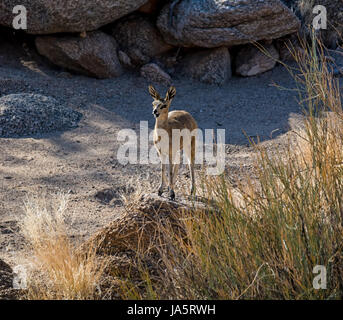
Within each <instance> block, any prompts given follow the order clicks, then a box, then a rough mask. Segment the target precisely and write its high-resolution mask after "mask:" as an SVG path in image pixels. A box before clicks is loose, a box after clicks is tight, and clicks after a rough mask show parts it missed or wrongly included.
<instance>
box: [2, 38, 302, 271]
mask: <svg viewBox="0 0 343 320" xmlns="http://www.w3.org/2000/svg"><path fill="white" fill-rule="evenodd" d="M273 82H275V83H277V84H279V85H281V86H284V87H287V88H293V87H294V83H293V80H292V79H291V77H290V76H289V74H288V73H287V71H286V70H284V69H283V68H282V67H281V66H278V67H277V68H275V69H274V70H273V71H271V72H267V73H265V74H263V75H260V76H258V77H253V78H249V79H245V78H237V77H233V78H232V79H231V80H230V81H229V82H228V83H227V84H225V85H224V86H222V87H217V86H212V85H206V84H201V83H197V82H193V81H190V80H187V79H175V81H174V85H175V86H176V89H177V95H176V98H175V99H174V101H173V104H172V108H173V109H186V110H187V111H189V112H190V113H191V114H192V115H193V116H194V118H195V119H196V120H197V122H198V124H199V127H200V128H202V129H206V128H213V129H216V128H221V129H225V130H226V144H227V146H226V152H227V157H226V164H227V167H226V169H227V170H229V173H232V174H233V175H234V174H235V173H236V172H238V170H239V168H240V167H241V166H246V167H248V166H249V164H250V163H251V156H250V155H251V152H250V149H249V147H248V140H247V137H246V136H245V134H246V135H247V136H249V137H250V138H253V139H256V137H257V136H259V137H260V138H261V139H262V140H263V141H265V143H269V144H273V145H277V144H279V143H282V137H283V134H285V133H286V132H287V131H288V130H289V123H290V121H292V119H297V117H298V115H299V114H300V113H301V108H300V107H299V105H298V103H297V101H296V94H295V93H294V92H292V91H287V90H279V89H277V88H276V87H274V86H273V85H272V83H273ZM148 84H149V83H147V81H146V80H144V79H143V78H141V77H140V76H139V75H138V74H135V73H132V72H128V73H127V74H126V75H124V76H122V77H120V78H119V79H110V80H96V79H91V78H87V77H83V76H77V75H71V74H69V73H67V72H64V71H63V70H60V69H57V68H55V67H53V66H51V65H50V64H49V63H47V62H46V61H44V60H42V59H41V58H39V57H38V56H37V55H36V54H35V53H34V51H32V50H31V49H27V48H26V47H22V46H18V45H14V44H8V43H4V42H2V43H1V40H0V90H1V91H0V96H1V95H5V94H10V93H18V92H28V93H32V92H34V93H40V94H44V95H48V96H52V97H54V98H56V99H58V100H59V101H62V102H64V103H66V104H68V105H69V106H70V107H72V108H73V109H75V110H77V111H79V112H81V113H82V115H83V117H82V120H81V121H80V123H79V126H78V127H77V128H75V129H73V130H70V131H65V132H55V133H53V134H45V135H39V136H31V137H26V138H20V139H4V138H0V259H4V260H5V261H7V262H8V263H10V264H11V265H16V264H18V263H20V261H21V260H22V259H23V258H24V257H25V252H24V251H23V248H24V242H23V239H22V237H21V236H20V230H19V227H18V221H19V220H20V217H21V216H22V214H23V204H24V201H25V199H26V198H27V197H28V196H30V195H35V196H37V195H38V196H44V195H48V196H51V195H52V196H53V195H54V194H56V193H58V192H69V193H70V205H69V213H70V217H71V219H70V232H71V234H72V236H73V237H74V238H75V239H83V238H84V237H87V236H89V235H90V234H92V233H93V232H95V231H96V230H98V229H99V228H101V227H103V226H104V225H106V224H107V223H108V222H110V221H111V220H112V219H113V218H114V217H115V216H116V215H118V214H120V212H122V210H123V205H122V202H121V200H120V194H121V193H126V194H127V195H130V192H132V191H135V190H137V189H138V188H140V184H143V183H144V186H145V188H146V186H148V187H150V190H148V191H151V190H154V189H156V188H157V186H158V180H159V165H126V166H123V165H121V164H119V163H118V161H117V149H118V146H119V143H118V142H117V134H118V132H119V130H121V129H124V128H129V129H134V130H135V131H136V132H139V123H140V121H142V120H144V121H148V122H149V127H150V129H151V128H153V125H154V118H153V117H152V114H151V111H152V110H151V102H152V101H151V97H150V96H149V94H148V91H147V87H148ZM157 87H158V88H159V89H163V91H164V90H165V89H166V88H162V87H159V86H157ZM244 132H245V134H244ZM181 176H182V177H184V178H185V177H186V176H187V171H186V170H185V169H182V171H181ZM181 180H185V181H186V183H189V181H188V180H189V179H188V178H186V179H181ZM107 189H108V190H110V192H109V194H110V195H111V198H112V197H113V199H112V201H110V202H108V203H106V201H100V200H99V199H97V198H96V197H95V195H96V194H97V193H98V192H101V191H103V190H107ZM177 192H178V189H177V190H176V193H177ZM179 192H180V191H179ZM105 200H106V199H105Z"/></svg>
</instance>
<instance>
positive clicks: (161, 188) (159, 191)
mask: <svg viewBox="0 0 343 320" xmlns="http://www.w3.org/2000/svg"><path fill="white" fill-rule="evenodd" d="M162 193H163V186H161V187H159V188H158V191H157V194H158V196H159V197H160V196H161V195H162Z"/></svg>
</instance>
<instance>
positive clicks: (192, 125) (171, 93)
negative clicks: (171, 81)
mask: <svg viewBox="0 0 343 320" xmlns="http://www.w3.org/2000/svg"><path fill="white" fill-rule="evenodd" d="M149 93H150V95H151V96H152V98H153V99H154V101H153V102H152V105H153V115H154V116H155V119H156V122H155V129H154V145H155V147H156V149H157V153H158V155H159V157H160V159H161V184H160V187H159V189H158V194H159V195H162V193H163V191H164V186H165V185H166V184H167V182H169V183H168V187H169V197H170V199H171V200H174V199H175V192H174V183H175V179H176V176H177V173H178V169H179V161H178V160H177V157H178V155H179V152H180V151H181V150H183V152H184V153H185V156H186V158H187V160H188V166H189V170H190V176H191V182H192V186H191V194H192V195H193V194H195V176H194V163H195V147H196V145H195V143H196V129H197V128H198V125H197V123H196V121H195V120H194V118H193V117H192V116H191V115H190V114H189V113H188V112H187V111H184V110H175V111H171V112H169V108H170V104H171V102H172V100H173V98H174V97H175V94H176V90H175V88H174V87H170V88H169V90H168V91H167V94H166V97H165V98H161V96H160V95H159V94H158V92H157V91H156V89H155V88H154V87H153V86H149ZM185 129H186V130H185ZM184 132H186V135H187V133H188V134H189V135H188V138H185V136H184ZM162 133H164V134H165V135H167V138H168V139H163V138H162V136H163V135H162ZM175 138H176V139H175ZM166 141H168V142H166ZM167 167H168V174H169V181H167V176H166V170H167Z"/></svg>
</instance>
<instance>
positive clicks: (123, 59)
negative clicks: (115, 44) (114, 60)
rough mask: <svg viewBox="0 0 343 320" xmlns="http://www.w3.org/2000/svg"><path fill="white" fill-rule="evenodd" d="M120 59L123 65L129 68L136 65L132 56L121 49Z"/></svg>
mask: <svg viewBox="0 0 343 320" xmlns="http://www.w3.org/2000/svg"><path fill="white" fill-rule="evenodd" d="M118 59H119V61H120V63H121V64H122V65H123V66H125V67H127V68H133V67H134V66H133V65H132V62H131V58H130V57H129V56H128V55H127V54H126V53H125V52H124V51H121V50H119V51H118Z"/></svg>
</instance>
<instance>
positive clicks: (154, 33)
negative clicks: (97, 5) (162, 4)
mask: <svg viewBox="0 0 343 320" xmlns="http://www.w3.org/2000/svg"><path fill="white" fill-rule="evenodd" d="M112 32H113V36H114V37H115V38H116V40H117V42H118V45H119V46H120V48H121V49H122V50H124V51H125V52H126V54H127V55H128V56H129V57H130V58H131V61H132V62H133V63H134V64H138V65H142V64H145V63H148V62H149V61H150V60H151V58H153V57H156V56H158V55H160V54H162V53H164V52H166V51H168V50H170V49H172V46H171V45H169V44H167V43H166V42H165V41H164V40H163V38H162V36H161V34H160V32H159V31H158V29H157V28H156V26H155V25H154V24H153V23H152V22H151V21H150V20H149V19H148V18H147V17H143V16H140V15H132V16H130V17H128V18H126V19H125V20H120V21H118V23H116V25H115V26H114V27H113V29H112Z"/></svg>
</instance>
